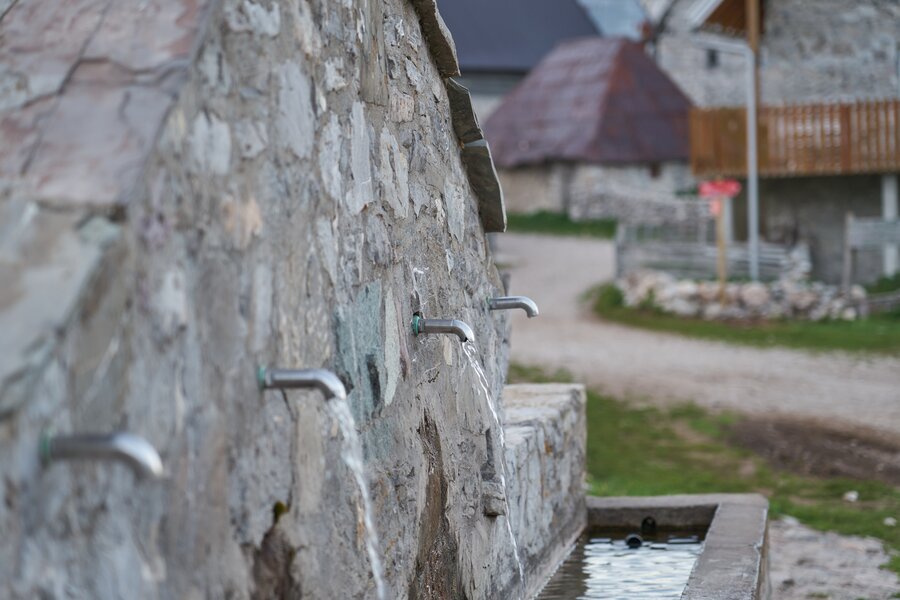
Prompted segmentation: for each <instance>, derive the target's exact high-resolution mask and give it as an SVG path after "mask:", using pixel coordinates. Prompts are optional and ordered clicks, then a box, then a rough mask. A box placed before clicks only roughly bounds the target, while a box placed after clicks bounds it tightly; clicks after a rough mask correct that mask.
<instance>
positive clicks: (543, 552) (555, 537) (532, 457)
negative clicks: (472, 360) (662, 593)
mask: <svg viewBox="0 0 900 600" xmlns="http://www.w3.org/2000/svg"><path fill="white" fill-rule="evenodd" d="M503 395H504V402H505V413H506V414H505V419H504V421H505V425H504V429H505V431H506V440H507V448H506V461H507V471H508V473H509V474H510V481H509V482H508V499H509V503H510V510H511V513H512V514H511V515H510V518H511V522H512V525H513V530H514V531H515V534H516V537H517V539H518V540H519V550H520V554H521V558H522V562H523V566H524V569H525V573H526V581H527V589H526V596H527V597H529V598H531V597H534V596H536V595H537V594H538V592H540V590H541V588H542V587H543V585H544V584H545V583H546V581H547V580H548V579H549V578H550V577H551V576H552V575H553V573H554V571H555V570H556V567H557V565H559V564H560V562H561V561H562V560H563V559H565V557H566V556H567V555H568V553H569V551H570V550H571V548H572V546H573V545H574V542H575V540H576V539H577V538H578V537H579V536H580V535H581V533H582V531H584V530H585V529H588V528H590V529H593V528H601V529H618V530H632V531H635V532H638V531H640V526H641V522H642V521H643V520H644V518H646V517H648V516H649V517H653V519H654V520H655V521H656V524H657V527H659V528H660V529H669V530H705V531H706V539H705V542H704V548H703V551H702V553H701V554H700V556H699V557H698V559H697V562H696V564H695V565H694V568H693V570H692V572H691V576H690V579H689V580H688V584H687V587H686V588H685V591H684V594H683V595H682V599H683V600H766V599H768V598H769V597H770V589H769V582H768V579H767V574H768V553H767V546H766V524H767V515H768V502H767V501H766V499H765V498H764V497H762V496H759V495H756V494H704V495H681V496H651V497H638V496H631V497H605V498H601V497H594V496H587V497H586V496H585V491H584V489H585V488H584V459H585V448H586V440H587V431H586V426H585V403H586V397H585V391H584V388H583V386H581V385H574V384H524V385H508V386H506V388H505V389H504V392H503ZM496 552H497V554H496V555H495V557H494V564H495V565H496V566H497V567H498V572H497V575H496V576H495V579H494V580H493V582H492V583H493V585H492V586H491V587H492V589H491V590H490V592H489V593H488V594H487V595H486V597H493V598H507V597H508V598H512V597H515V596H516V595H518V594H517V593H516V592H517V588H516V586H515V585H514V581H513V580H514V573H515V572H516V571H515V566H514V563H512V562H511V561H510V558H509V556H508V554H509V553H508V552H505V551H503V550H502V549H498V550H497V551H496Z"/></svg>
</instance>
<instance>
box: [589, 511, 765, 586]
mask: <svg viewBox="0 0 900 600" xmlns="http://www.w3.org/2000/svg"><path fill="white" fill-rule="evenodd" d="M586 504H587V524H588V527H591V528H593V527H597V528H602V529H620V530H631V531H635V532H639V531H640V529H641V522H642V521H643V520H644V519H645V518H646V517H652V518H653V519H654V520H655V521H656V524H657V527H658V528H660V529H674V530H702V529H705V530H706V539H705V541H704V543H703V551H702V552H701V554H700V556H699V557H698V558H697V562H696V563H695V564H694V568H693V570H692V571H691V576H690V579H689V580H688V583H687V587H686V588H685V590H684V593H683V594H682V596H681V598H682V600H713V599H715V600H765V599H767V598H769V597H770V595H771V591H770V586H769V581H768V551H767V544H766V524H767V515H768V510H769V503H768V501H767V500H766V499H765V498H764V497H762V496H760V495H758V494H702V495H684V496H648V497H638V496H622V497H608V498H599V497H596V496H588V497H587V499H586Z"/></svg>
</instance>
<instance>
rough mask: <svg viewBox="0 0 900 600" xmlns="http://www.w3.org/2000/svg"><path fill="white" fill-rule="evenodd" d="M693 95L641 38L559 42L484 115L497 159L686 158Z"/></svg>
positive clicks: (511, 162)
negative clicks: (667, 71) (687, 93)
mask: <svg viewBox="0 0 900 600" xmlns="http://www.w3.org/2000/svg"><path fill="white" fill-rule="evenodd" d="M690 108H691V102H690V100H688V98H687V97H686V96H685V95H684V94H683V93H682V92H681V90H679V89H678V86H677V85H675V83H674V82H673V81H672V80H671V79H669V77H668V76H667V75H666V74H665V73H664V72H663V71H662V70H661V69H660V68H659V67H658V66H657V65H656V63H655V62H653V60H652V59H651V58H650V57H649V56H647V54H646V53H645V52H644V49H643V48H642V47H641V45H640V44H638V43H636V42H631V41H628V40H624V39H621V38H619V39H604V38H598V37H592V38H584V39H580V40H572V41H569V42H565V43H563V44H560V45H559V46H558V47H557V48H556V49H555V50H553V52H551V53H550V54H549V55H548V56H547V57H546V58H545V59H544V60H542V61H541V63H540V64H539V65H538V66H537V67H535V68H534V69H533V70H532V71H531V73H529V74H528V76H527V77H526V78H525V79H523V80H522V82H521V83H520V84H519V85H518V86H517V87H516V88H515V89H514V90H513V91H512V92H510V93H509V94H508V95H507V96H506V97H505V98H504V99H503V101H502V102H501V103H500V106H498V107H497V109H496V110H495V111H494V112H493V113H492V114H491V116H490V117H489V118H488V119H487V121H486V122H485V123H484V132H485V135H486V137H487V139H488V141H489V142H490V144H491V150H493V155H494V161H495V162H496V164H497V165H498V166H500V167H516V166H521V165H534V164H541V163H546V162H553V161H574V162H587V163H592V164H627V163H655V162H662V161H666V160H687V159H688V112H689V111H690Z"/></svg>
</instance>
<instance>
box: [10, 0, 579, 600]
mask: <svg viewBox="0 0 900 600" xmlns="http://www.w3.org/2000/svg"><path fill="white" fill-rule="evenodd" d="M0 65H2V66H0V281H2V285H0V332H2V334H0V457H2V459H0V498H2V499H3V501H2V502H0V539H2V540H3V543H2V544H0V597H2V598H9V599H32V598H38V597H40V598H63V597H66V598H70V597H78V598H98V599H105V598H110V599H112V598H274V597H281V598H299V597H303V598H333V597H343V598H379V597H380V598H424V597H442V598H455V597H466V598H472V599H479V598H503V597H510V596H511V595H513V594H514V591H513V590H520V589H522V585H523V582H522V581H521V578H520V575H519V573H518V572H517V569H516V560H515V558H516V554H515V553H514V550H513V546H512V545H511V544H510V543H509V535H510V532H511V531H518V532H520V533H521V535H522V536H524V537H522V538H520V539H522V540H523V543H522V551H521V559H522V563H524V568H523V570H524V571H525V573H526V574H527V573H528V572H529V571H530V569H531V565H534V564H538V563H549V562H550V560H549V559H548V557H547V556H546V555H545V554H544V553H545V552H546V544H545V543H543V541H546V540H550V539H553V540H557V543H558V545H559V546H558V547H559V548H563V547H565V544H568V543H570V542H571V539H572V538H573V537H574V536H576V535H577V533H578V531H580V528H581V526H582V522H583V520H584V514H585V510H584V496H583V481H582V473H581V472H580V471H579V470H578V469H577V468H575V467H577V465H583V460H584V448H583V438H584V436H583V427H584V421H583V416H582V417H581V419H582V420H579V417H578V414H579V413H578V408H577V407H578V406H581V409H580V410H581V413H580V414H581V415H583V399H582V400H581V404H579V403H578V402H576V401H574V400H573V401H572V402H569V403H568V405H567V406H569V407H570V408H571V411H570V412H568V413H566V419H567V420H566V422H567V423H572V424H573V426H574V427H576V429H573V430H572V432H577V431H579V429H577V427H581V429H580V431H581V432H582V434H581V437H580V439H581V440H582V443H581V446H577V445H575V444H572V443H564V442H563V440H562V439H561V438H560V439H557V438H552V437H547V438H546V439H547V441H546V442H545V441H543V440H544V438H543V437H542V438H541V440H542V441H541V442H540V443H538V441H537V435H538V433H537V429H538V428H539V427H540V425H539V424H535V420H534V418H532V417H529V418H530V419H531V421H530V422H529V423H522V426H521V427H520V428H519V429H520V430H519V431H518V432H517V438H518V439H519V440H522V444H523V445H521V446H520V447H519V449H518V450H517V452H519V455H521V456H523V457H524V456H530V457H532V458H531V463H530V466H529V467H528V468H527V469H526V468H524V467H523V468H522V472H527V473H528V474H529V475H528V476H529V477H531V478H532V479H530V480H529V482H523V483H522V484H521V486H518V484H515V485H517V486H518V487H519V489H520V492H521V493H520V497H518V498H517V497H511V496H510V495H509V494H508V493H507V496H506V497H505V498H504V496H503V492H504V491H505V490H503V489H502V487H501V486H500V485H499V483H498V479H499V476H498V473H501V472H502V471H499V469H500V468H501V465H505V464H506V463H507V462H509V461H512V462H513V463H514V462H515V460H517V459H516V458H515V456H513V455H504V453H503V447H502V446H501V445H500V439H501V435H502V431H501V430H500V427H501V426H502V425H501V424H500V423H499V422H498V420H497V419H495V418H494V417H493V416H492V412H493V410H494V408H493V405H491V404H490V403H491V402H494V401H496V402H498V408H497V411H499V412H500V413H501V414H502V413H503V405H502V403H499V402H500V400H499V399H500V398H501V392H502V391H503V382H504V379H505V371H506V355H507V346H506V340H507V338H508V328H507V324H508V323H507V318H508V317H506V316H505V313H497V312H491V311H488V309H487V307H486V306H485V299H486V298H490V297H493V296H495V295H498V294H499V293H502V283H501V278H500V274H499V273H498V271H497V267H496V266H495V264H494V262H493V258H492V256H491V253H490V251H489V248H488V244H487V241H486V233H487V232H495V231H502V230H503V229H504V226H505V214H504V211H503V204H502V197H501V196H500V194H499V187H498V185H497V181H496V174H495V172H494V169H493V165H492V164H491V160H490V153H489V150H488V148H487V145H486V144H485V142H484V140H483V139H482V137H481V131H480V129H479V128H478V125H477V121H476V120H475V117H474V114H473V112H472V107H471V102H470V100H469V98H468V95H467V94H466V93H465V91H464V90H462V88H460V87H459V86H458V85H456V84H455V83H454V82H453V81H452V79H450V78H451V77H452V76H454V75H457V74H458V64H457V61H456V57H455V50H454V46H453V42H452V39H451V38H450V36H449V33H448V31H447V29H446V27H445V25H444V23H443V21H442V20H441V18H440V15H439V14H438V12H437V9H436V6H435V3H434V2H433V1H429V0H384V1H383V2H370V1H368V0H342V1H341V2H337V1H335V0H281V1H277V0H151V1H148V2H142V3H140V6H139V7H137V6H136V5H135V3H131V2H116V1H111V0H67V1H64V2H42V1H40V0H18V1H12V2H10V1H9V0H0ZM416 312H422V313H424V314H425V316H430V317H438V318H441V317H452V318H459V319H463V320H464V321H466V322H467V323H468V324H469V325H470V326H471V329H472V330H473V331H474V335H475V338H476V339H477V342H478V353H477V356H473V357H472V358H471V359H470V357H469V356H468V355H466V354H465V352H464V348H463V346H462V345H461V344H460V343H459V342H458V341H457V340H456V339H455V338H454V339H452V340H451V339H450V338H448V337H447V336H418V337H416V336H414V335H413V330H412V327H411V326H410V322H411V319H412V317H413V314H414V313H416ZM265 365H268V366H270V367H282V368H289V369H300V368H323V369H327V370H329V371H331V372H332V373H333V374H335V375H336V376H337V378H338V379H339V380H340V381H341V382H342V383H343V386H344V387H345V388H346V389H347V390H348V394H347V402H348V406H349V413H350V414H352V415H353V417H354V419H355V422H356V425H357V427H356V431H358V433H354V435H358V436H359V442H360V446H361V450H362V452H363V454H364V464H365V478H367V479H368V481H369V493H366V490H365V486H363V485H359V484H358V479H357V478H356V477H355V476H354V474H353V473H352V470H351V468H350V464H348V463H352V461H348V460H345V458H344V457H345V456H346V453H345V446H346V445H347V444H348V443H349V442H350V441H351V439H352V438H353V436H351V435H350V433H348V431H349V432H353V431H354V429H353V428H352V427H344V428H342V427H339V426H338V425H339V423H345V424H346V422H347V420H348V419H347V417H346V414H344V413H341V412H339V411H338V409H337V408H336V407H338V406H344V404H334V403H335V402H338V401H339V400H340V399H339V398H338V399H335V400H330V401H329V402H328V403H326V402H325V401H324V400H323V399H322V396H321V394H320V393H318V392H316V391H313V390H290V391H287V392H284V395H282V394H281V393H278V392H276V391H263V390H261V389H260V381H259V380H258V368H259V367H260V366H265ZM475 366H478V369H476V368H475ZM482 369H483V372H484V373H483V375H482V374H481V370H482ZM483 382H484V383H483ZM485 387H487V388H489V390H488V392H487V393H488V394H489V397H488V398H486V397H485ZM581 394H582V397H583V392H581ZM576 395H577V394H576ZM492 399H493V400H492ZM504 401H505V400H504ZM486 403H487V404H486ZM338 415H343V416H342V418H341V419H338ZM550 429H551V428H549V427H548V428H547V435H548V436H553V435H555V434H553V433H552V432H551V430H550ZM564 429H565V428H557V431H563V430H564ZM120 431H126V432H130V434H132V435H137V436H140V437H141V439H143V440H144V445H142V446H141V448H144V449H146V448H147V447H149V448H151V449H155V450H153V452H154V453H156V452H158V457H157V458H159V459H161V462H162V466H163V475H164V476H163V477H161V478H158V479H152V478H150V479H146V480H145V479H139V478H136V477H134V476H133V475H132V473H130V472H129V471H128V470H127V469H125V468H123V466H122V465H120V464H116V463H110V462H106V461H96V460H95V461H79V462H71V463H65V464H63V463H57V462H55V461H50V460H48V459H51V458H53V456H55V455H54V453H53V447H54V446H53V442H52V440H53V439H59V437H58V436H67V435H75V434H81V433H106V432H120ZM529 431H531V432H534V434H533V435H532V434H530V433H528V432H529ZM572 432H570V433H571V434H572V436H574V437H572V439H575V438H577V436H576V435H575V433H572ZM48 435H49V436H57V437H50V438H47V437H45V436H48ZM540 435H542V436H543V435H544V433H543V432H541V433H540ZM566 435H569V434H566ZM39 440H50V441H47V442H46V443H43V444H39ZM92 443H94V444H96V443H97V442H92ZM557 443H558V446H556V448H557V449H556V450H555V453H556V455H557V456H556V458H553V457H551V456H550V454H548V451H545V448H546V447H550V446H545V444H557ZM526 445H527V447H526ZM351 446H352V444H351ZM39 448H41V452H40V453H39ZM108 449H109V448H108V447H107V448H106V450H108ZM104 456H108V454H105V455H104ZM41 457H43V458H44V463H45V464H42V461H41ZM557 458H558V459H559V461H569V463H570V464H571V465H572V467H573V468H572V469H569V467H565V468H563V467H562V466H561V465H562V463H561V462H558V461H557ZM545 465H546V466H545ZM158 471H159V469H158V468H156V465H154V468H153V469H152V472H153V473H154V474H158ZM551 471H552V472H554V473H555V472H557V471H558V472H559V473H560V474H564V475H565V477H566V479H565V481H564V482H562V481H550V479H547V478H548V477H553V476H554V475H550V474H549V473H551ZM535 490H537V491H535ZM529 494H530V496H529ZM534 494H537V497H536V498H535V497H534ZM486 498H487V500H486ZM488 501H490V502H491V503H493V504H492V506H493V508H490V510H489V509H488ZM503 501H505V504H503V506H504V507H509V506H527V507H530V508H533V509H536V510H538V511H540V510H548V511H551V512H552V514H550V513H547V514H543V513H541V514H540V515H539V518H538V514H537V513H534V514H535V518H534V519H531V518H530V517H529V516H528V514H526V513H525V512H524V511H520V512H518V513H515V521H514V522H512V523H511V522H510V519H512V518H513V513H512V509H509V510H508V511H507V512H508V513H509V514H506V515H503V514H500V513H501V511H500V510H499V509H498V508H497V507H496V505H497V504H498V502H499V503H501V504H502V502H503ZM578 503H580V504H578ZM367 504H371V506H372V511H371V512H372V516H373V518H372V519H371V523H370V522H369V520H368V519H365V518H363V516H364V515H365V514H366V510H365V506H366V505H367ZM373 526H374V527H373ZM551 526H552V528H553V529H552V531H550V530H549V528H550V527H551ZM374 531H377V533H378V536H377V540H374V541H373V540H372V536H371V535H370V534H372V533H373V532H374ZM370 542H371V545H370ZM378 556H380V557H383V558H382V560H381V563H382V564H383V581H384V588H385V591H384V592H383V593H382V591H381V589H380V586H379V585H378V583H379V581H380V579H379V578H378V577H377V576H376V575H377V574H378V572H379V569H378V568H376V567H377V565H376V563H377V562H378V561H376V560H375V557H378ZM532 581H540V578H539V577H535V578H533V579H532Z"/></svg>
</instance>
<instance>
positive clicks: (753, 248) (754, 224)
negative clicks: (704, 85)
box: [695, 36, 759, 281]
mask: <svg viewBox="0 0 900 600" xmlns="http://www.w3.org/2000/svg"><path fill="white" fill-rule="evenodd" d="M695 40H696V43H697V44H698V45H699V46H702V47H705V48H715V49H716V50H720V51H721V52H725V53H729V54H737V55H739V56H743V57H744V60H746V61H747V72H746V77H747V83H746V88H747V89H746V92H747V242H748V243H747V246H748V249H749V254H750V256H749V258H750V278H751V279H753V281H757V280H759V150H758V146H757V139H756V138H757V128H756V122H757V119H756V113H757V104H756V97H757V93H756V54H754V52H753V49H752V48H751V47H750V46H749V45H748V44H745V43H741V42H734V41H726V40H722V39H718V38H712V37H708V36H700V37H698V38H695Z"/></svg>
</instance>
